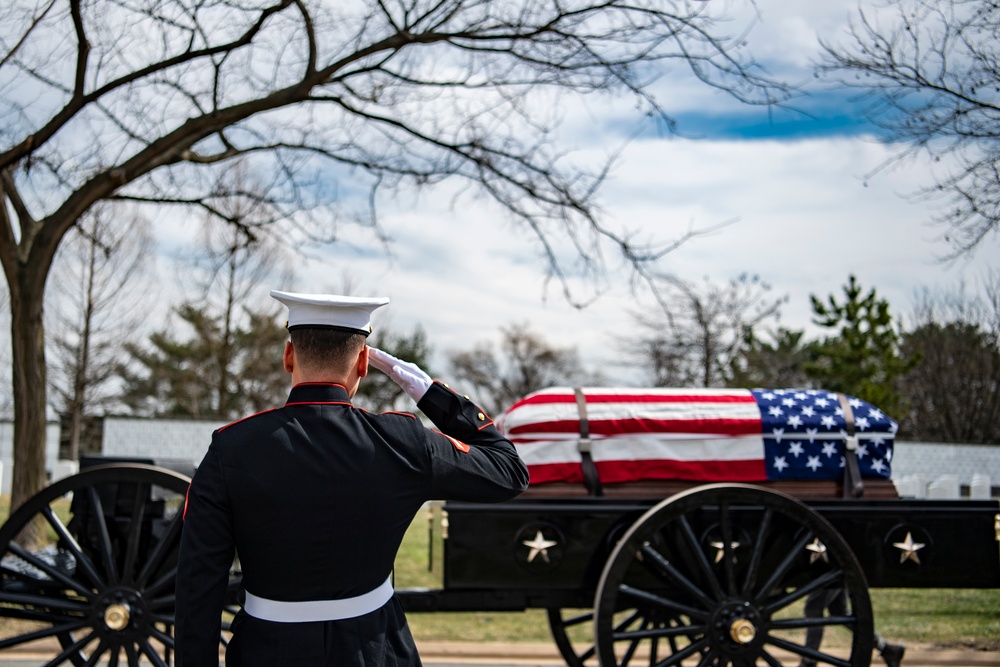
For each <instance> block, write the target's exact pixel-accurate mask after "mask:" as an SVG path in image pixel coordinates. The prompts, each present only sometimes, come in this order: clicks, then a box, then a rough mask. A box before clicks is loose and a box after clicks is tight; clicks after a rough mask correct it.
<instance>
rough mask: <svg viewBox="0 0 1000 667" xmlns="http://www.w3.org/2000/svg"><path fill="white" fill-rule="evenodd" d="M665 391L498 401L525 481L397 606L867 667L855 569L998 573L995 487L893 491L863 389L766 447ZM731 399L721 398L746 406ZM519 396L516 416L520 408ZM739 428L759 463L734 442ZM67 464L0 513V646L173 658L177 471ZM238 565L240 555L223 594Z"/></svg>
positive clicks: (626, 646)
mask: <svg viewBox="0 0 1000 667" xmlns="http://www.w3.org/2000/svg"><path fill="white" fill-rule="evenodd" d="M657 391H660V390H657ZM669 391H674V392H677V393H676V394H674V395H671V397H670V398H668V399H667V400H665V401H664V400H660V401H657V400H653V399H649V400H646V401H645V402H644V401H642V400H638V399H637V398H636V392H637V390H627V391H625V393H626V398H625V400H622V399H621V396H618V398H615V397H610V398H609V396H610V393H613V392H609V390H591V389H587V390H573V389H568V390H559V389H556V390H550V391H549V392H547V393H546V392H542V393H541V396H542V398H541V399H538V398H537V396H535V395H533V396H532V397H526V398H525V401H527V403H524V402H522V403H519V404H518V405H516V406H512V408H511V409H509V410H508V411H507V412H506V413H505V414H504V415H503V417H502V419H501V420H500V421H501V425H502V427H503V428H504V429H505V430H506V431H507V432H508V433H510V437H511V439H512V440H514V441H515V442H516V443H517V444H518V448H519V450H520V451H521V452H522V453H523V454H524V457H525V460H526V461H527V462H528V463H529V469H530V470H531V471H532V475H533V482H532V485H531V486H530V487H529V489H528V491H526V492H525V493H524V494H522V496H520V497H519V498H517V499H515V500H513V501H509V502H506V503H501V504H473V503H462V502H447V503H445V504H444V505H443V506H442V511H440V512H437V513H436V515H437V516H438V517H439V519H445V520H446V522H447V523H446V530H445V531H444V532H445V539H444V540H443V574H442V587H441V588H439V589H430V590H427V589H403V590H397V595H398V596H399V598H400V600H401V601H402V603H403V605H404V607H405V608H406V609H407V610H408V611H411V612H434V611H521V610H525V609H529V608H534V609H545V610H546V611H547V616H548V621H549V625H550V629H551V632H552V635H553V638H554V641H555V644H556V646H557V647H558V649H559V652H560V654H561V655H562V657H563V658H564V660H565V661H566V663H567V664H568V665H570V666H571V667H579V666H581V665H602V666H603V667H611V666H619V665H621V666H623V667H624V666H625V665H633V666H639V665H642V666H645V665H649V666H654V665H663V666H667V665H682V664H683V665H720V666H721V665H733V666H738V665H798V664H800V662H801V661H803V660H806V661H808V660H813V661H815V662H816V663H818V664H829V665H843V666H849V665H851V666H854V665H858V666H862V667H863V666H864V665H868V664H869V663H870V661H871V658H872V651H873V644H874V632H875V628H874V627H873V618H872V610H871V603H870V600H869V588H873V587H875V588H878V587H892V588H996V587H1000V544H998V540H1000V503H998V501H997V500H995V499H994V500H968V499H953V500H926V499H908V498H900V497H898V495H897V493H896V488H895V486H894V485H893V483H892V482H891V481H890V480H889V479H888V461H883V463H882V464H879V465H874V461H873V460H872V459H873V458H874V457H873V456H872V454H873V453H874V452H876V451H878V452H879V453H880V455H881V456H882V457H883V459H891V445H892V443H891V439H888V440H887V439H885V438H883V437H882V436H880V435H878V432H877V431H876V430H875V429H874V428H867V427H871V424H870V423H868V424H866V423H864V422H862V424H861V425H860V426H859V424H858V421H859V420H863V419H865V417H864V410H866V409H869V408H870V406H867V404H860V405H858V406H852V405H851V403H850V402H849V401H850V400H851V399H850V397H844V400H845V401H847V403H846V404H841V405H840V414H839V415H836V413H837V408H835V407H834V408H831V411H832V412H831V414H835V416H838V417H839V421H836V420H835V422H834V423H833V424H832V425H831V426H830V428H828V429H827V430H826V431H823V430H822V427H819V428H820V430H818V431H816V430H813V431H810V429H814V428H816V427H815V426H811V425H808V424H798V425H796V424H794V420H793V425H792V426H787V425H786V426H783V427H781V428H782V433H781V434H780V436H779V437H778V438H777V440H778V442H777V449H775V443H774V442H773V441H774V440H775V438H774V437H771V436H773V435H774V429H775V428H777V427H775V426H774V425H773V424H774V422H773V421H772V422H768V420H767V419H766V418H765V419H763V420H761V419H760V418H759V417H758V420H757V426H755V427H754V426H753V425H752V424H751V423H750V421H747V422H746V423H737V422H739V419H736V418H733V417H732V413H728V412H726V410H729V409H730V408H732V407H733V406H722V407H723V408H725V409H724V410H722V412H719V411H717V410H716V408H718V407H719V406H714V407H713V406H712V405H710V406H709V408H708V409H707V412H705V411H702V412H700V413H699V412H698V410H701V409H702V408H697V409H696V410H695V412H696V413H697V414H696V418H691V417H690V416H686V417H685V416H681V417H678V415H683V414H685V413H683V409H688V411H689V412H690V409H691V406H690V405H687V406H683V409H682V406H680V405H679V404H680V403H683V400H681V399H680V398H679V396H680V395H681V392H680V390H669ZM669 391H668V393H669ZM710 393H711V392H710ZM777 395H778V396H780V394H777ZM658 396H659V398H660V399H663V395H662V392H660V393H659V394H658ZM720 396H721V394H720ZM792 396H794V394H792ZM831 396H832V395H831ZM753 398H754V400H755V401H756V404H757V409H758V411H759V412H760V413H762V414H765V415H766V414H767V410H766V409H765V406H763V404H761V402H760V397H758V396H753ZM674 399H677V400H674ZM532 400H534V401H536V403H535V404H533V403H532V402H531V401H532ZM782 400H784V399H782ZM713 401H714V399H713V400H709V401H707V402H708V403H709V404H712V403H713ZM717 402H718V403H720V404H723V403H726V402H727V401H726V400H723V399H721V398H719V400H718V401H717ZM737 402H738V401H737ZM743 402H744V403H745V405H743V406H736V408H735V409H736V410H737V412H739V411H740V410H743V411H744V412H745V414H750V413H751V412H752V410H751V405H750V402H749V401H746V400H743ZM636 403H639V404H642V405H641V406H640V409H636V407H635V404H636ZM660 403H667V404H670V405H667V406H666V407H664V406H663V405H660ZM675 403H676V404H677V405H674V404H675ZM859 403H860V402H859ZM622 404H626V405H625V406H623V405H622ZM531 406H534V407H532V410H535V411H534V412H531V410H529V411H528V412H529V413H530V414H529V416H528V417H527V418H525V419H521V417H520V416H519V415H518V413H516V412H515V410H518V409H520V410H524V409H526V408H527V407H531ZM539 406H541V407H539ZM866 406H867V407H866ZM785 407H786V408H789V407H791V406H787V405H786V406H785ZM536 408H537V409H536ZM650 410H652V412H650ZM678 411H680V412H678ZM747 411H749V412H747ZM791 412H793V411H792V410H786V411H785V414H786V416H787V415H788V413H791ZM523 414H524V413H521V415H523ZM651 414H652V415H653V416H652V417H651V416H650V415H651ZM814 416H816V418H817V419H820V418H821V416H822V415H814ZM670 420H674V421H675V422H676V423H672V424H665V423H661V422H667V421H670ZM713 420H714V421H715V422H716V423H714V424H706V423H701V424H700V425H699V423H698V422H699V421H701V422H713ZM719 420H722V421H719ZM751 421H752V420H751ZM817 423H819V424H822V423H823V422H822V421H819V422H817ZM719 424H725V425H726V426H724V427H720V425H719ZM799 427H801V428H799ZM754 428H756V429H757V432H756V435H754V433H753V429H754ZM699 429H700V430H699ZM769 429H771V430H770V431H769ZM722 431H727V432H722ZM748 433H749V434H750V435H748ZM810 433H811V434H812V436H813V441H812V442H807V440H808V437H809V434H810ZM893 433H894V429H893ZM799 435H801V436H802V438H799V437H798V436H799ZM754 437H755V438H756V440H754ZM741 438H742V439H743V440H740V439H741ZM727 439H728V440H727ZM880 439H881V440H882V442H878V440H880ZM738 440H739V442H737V441H738ZM868 441H871V442H868ZM794 443H800V444H799V445H795V444H794ZM831 443H833V444H831ZM876 445H877V446H876ZM754 447H758V448H761V447H762V448H763V456H761V457H759V461H758V462H757V463H753V462H748V459H746V458H740V456H742V454H735V455H734V454H733V452H734V451H736V452H748V451H749V452H752V451H753V449H754ZM810 447H812V448H813V449H812V450H811V449H810ZM823 447H826V448H827V449H826V451H828V452H829V456H826V458H827V459H830V460H829V461H826V463H827V465H828V466H830V467H831V468H835V469H833V470H832V472H831V471H830V470H828V471H827V472H825V473H821V474H818V475H816V476H814V477H813V478H810V477H809V476H808V474H806V475H797V474H796V473H795V471H794V470H792V471H788V470H785V466H781V465H779V466H777V467H779V468H782V470H779V471H777V473H775V472H774V470H773V468H774V467H775V466H774V465H773V464H774V463H775V462H776V459H777V457H779V456H781V457H784V459H785V462H786V463H788V460H789V459H792V458H798V456H802V457H806V458H804V459H802V461H803V462H804V461H808V457H809V456H817V457H823V456H824V454H822V452H823V451H824V450H823V449H822V448H823ZM866 447H867V449H866ZM685 448H686V449H685ZM799 449H801V450H802V451H798V450H799ZM793 451H798V456H796V455H793V454H792V453H791V452H793ZM810 451H814V452H816V453H814V454H810V453H809V452H810ZM859 451H860V455H859ZM705 455H708V456H709V457H713V456H714V457H716V458H708V459H705V458H704V456H705ZM866 455H867V456H866ZM727 456H728V457H729V458H728V459H727V458H725V457H727ZM671 457H673V458H671ZM719 457H721V458H719ZM866 458H867V459H869V460H867V461H866V460H864V459H866ZM706 460H707V461H708V464H707V465H703V464H704V461H706ZM81 463H82V464H83V463H90V464H97V465H89V466H87V467H84V468H83V469H82V471H81V472H80V473H79V474H77V475H74V476H72V477H68V478H66V479H63V480H60V481H58V482H56V483H55V484H53V485H51V486H49V487H47V488H46V489H44V490H43V491H42V492H40V493H39V494H38V495H36V496H35V497H33V498H32V499H30V500H29V501H28V502H27V503H25V504H24V505H23V506H22V507H21V508H19V509H18V510H17V511H16V512H15V513H14V514H13V515H12V516H11V517H10V518H9V519H8V521H7V522H6V523H5V524H4V525H3V526H2V527H0V549H2V554H0V615H3V616H5V617H7V621H6V623H7V624H8V630H7V633H6V638H4V639H2V640H0V649H3V648H8V647H14V646H19V645H24V644H29V643H31V642H36V641H39V640H41V641H44V642H47V643H45V644H43V646H47V647H52V649H51V650H52V653H53V654H52V657H51V660H49V661H48V662H47V663H45V664H47V665H60V664H71V665H77V666H80V665H93V664H97V662H98V661H99V660H100V661H102V664H103V661H108V663H109V664H111V665H116V664H128V665H138V664H140V663H141V664H154V665H169V664H171V662H172V648H173V639H172V626H173V587H174V574H175V569H176V558H177V548H178V545H179V536H180V531H181V527H182V521H181V511H182V506H183V499H184V493H185V491H186V489H187V485H188V482H189V479H190V478H189V474H190V472H191V471H190V470H184V471H177V470H171V469H169V468H168V467H164V466H162V465H150V464H147V463H140V462H134V461H132V462H121V461H119V462H111V463H109V462H107V461H89V462H81ZM834 464H835V465H834ZM873 465H874V467H873ZM883 466H884V469H883ZM174 467H176V466H174ZM813 467H816V466H813ZM769 468H770V469H771V470H770V471H769ZM672 470H673V471H675V472H674V473H672V472H671V471H672ZM676 471H680V472H679V473H677V472H676ZM873 471H874V472H873ZM786 472H787V473H788V474H784V473H786ZM815 472H817V473H819V472H820V471H819V470H818V467H817V470H816V471H815ZM185 473H187V474H185ZM678 477H680V479H679V478H678ZM727 477H732V479H727ZM536 480H537V481H536ZM239 581H240V580H239V572H238V566H237V567H234V570H233V573H232V577H231V582H230V583H231V591H232V597H231V600H232V604H233V609H235V608H236V607H235V605H236V600H237V590H238V587H239ZM223 641H224V639H223Z"/></svg>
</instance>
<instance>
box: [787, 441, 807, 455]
mask: <svg viewBox="0 0 1000 667" xmlns="http://www.w3.org/2000/svg"><path fill="white" fill-rule="evenodd" d="M804 451H805V450H804V449H802V443H801V442H793V443H792V444H791V445H789V447H788V453H789V454H791V455H792V456H794V457H795V458H799V454H802V453H803V452H804Z"/></svg>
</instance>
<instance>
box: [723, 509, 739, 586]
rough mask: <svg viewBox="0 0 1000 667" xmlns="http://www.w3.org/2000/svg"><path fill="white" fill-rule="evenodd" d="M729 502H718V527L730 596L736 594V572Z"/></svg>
mask: <svg viewBox="0 0 1000 667" xmlns="http://www.w3.org/2000/svg"><path fill="white" fill-rule="evenodd" d="M730 521H731V518H730V516H729V504H728V503H725V502H721V503H719V527H720V528H721V529H722V569H723V571H724V572H725V573H726V584H727V586H728V592H729V596H730V597H735V596H736V573H735V572H734V571H733V526H732V524H731V523H730Z"/></svg>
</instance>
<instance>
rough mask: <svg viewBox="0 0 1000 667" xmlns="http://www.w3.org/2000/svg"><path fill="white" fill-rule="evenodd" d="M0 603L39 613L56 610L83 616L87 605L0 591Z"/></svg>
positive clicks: (42, 596) (72, 601) (41, 596)
mask: <svg viewBox="0 0 1000 667" xmlns="http://www.w3.org/2000/svg"><path fill="white" fill-rule="evenodd" d="M0 602H9V603H11V604H18V605H24V606H29V607H34V608H36V609H38V611H39V612H43V613H44V610H46V609H58V610H60V611H70V612H77V613H79V614H85V613H86V612H87V605H86V604H83V603H81V602H76V601H74V600H67V599H60V598H52V597H46V596H44V595H31V594H30V593H10V592H5V591H0Z"/></svg>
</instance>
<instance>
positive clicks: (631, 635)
mask: <svg viewBox="0 0 1000 667" xmlns="http://www.w3.org/2000/svg"><path fill="white" fill-rule="evenodd" d="M703 631H704V628H703V627H702V626H700V625H679V626H676V627H667V628H644V629H640V630H625V631H624V632H616V633H615V639H621V640H625V639H656V638H657V637H677V636H688V635H691V634H694V633H700V632H703Z"/></svg>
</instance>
